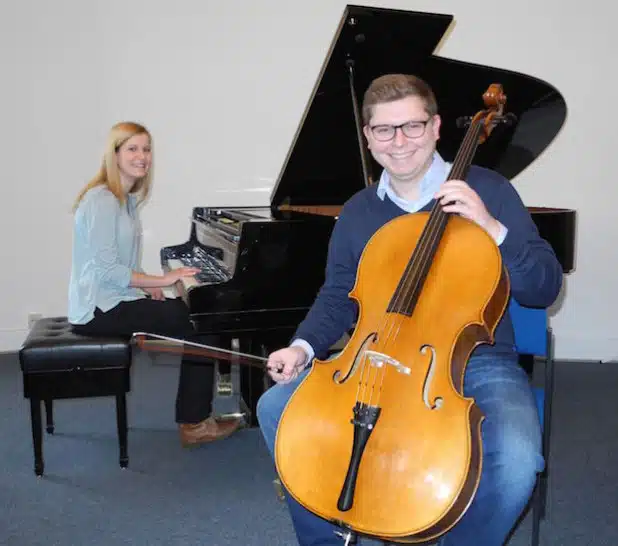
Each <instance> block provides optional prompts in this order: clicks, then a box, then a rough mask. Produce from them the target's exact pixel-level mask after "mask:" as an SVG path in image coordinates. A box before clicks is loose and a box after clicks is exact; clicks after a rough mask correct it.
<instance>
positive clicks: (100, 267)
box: [68, 186, 145, 324]
mask: <svg viewBox="0 0 618 546" xmlns="http://www.w3.org/2000/svg"><path fill="white" fill-rule="evenodd" d="M140 231H141V230H140V226H139V219H138V216H137V200H136V197H135V196H134V195H129V196H128V199H127V202H126V203H125V204H124V205H123V204H121V203H120V201H118V199H116V196H115V195H114V194H113V193H112V192H111V191H109V190H108V189H107V187H106V186H97V187H95V188H92V189H91V190H89V191H88V192H87V193H86V195H85V196H84V198H83V199H82V201H81V202H80V204H79V206H78V208H77V210H76V211H75V218H74V229H73V259H72V266H71V277H70V280H69V309H68V319H69V322H70V323H72V324H86V323H87V322H89V321H90V320H91V319H92V318H93V316H94V310H95V308H96V307H98V308H99V309H101V311H109V310H110V309H112V308H113V307H115V306H116V305H118V304H119V303H120V302H122V301H129V300H135V299H138V298H143V297H144V296H145V294H144V292H143V291H142V290H140V289H139V288H132V287H130V286H129V283H130V282H131V273H132V272H133V271H141V269H140V268H139V265H138V264H139V253H140V244H141V241H140Z"/></svg>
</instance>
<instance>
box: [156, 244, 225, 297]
mask: <svg viewBox="0 0 618 546" xmlns="http://www.w3.org/2000/svg"><path fill="white" fill-rule="evenodd" d="M167 265H168V267H169V268H170V269H178V268H179V267H197V268H198V269H199V270H200V272H199V273H198V274H197V275H195V276H194V277H184V278H182V279H180V282H181V283H182V285H183V287H184V288H185V290H188V289H189V288H192V287H194V286H203V285H205V284H216V283H221V282H226V281H228V280H229V278H230V275H229V274H228V273H227V271H226V270H225V268H224V266H223V265H222V264H221V263H220V262H219V261H218V260H217V259H216V258H214V257H212V256H211V255H210V254H208V253H207V252H201V253H191V254H187V255H182V256H179V257H178V258H173V259H170V260H168V262H167Z"/></svg>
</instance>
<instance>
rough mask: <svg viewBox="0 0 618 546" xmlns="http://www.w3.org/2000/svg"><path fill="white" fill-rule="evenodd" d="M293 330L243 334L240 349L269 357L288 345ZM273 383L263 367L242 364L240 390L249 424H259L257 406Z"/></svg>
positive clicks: (253, 425) (240, 339) (252, 425)
mask: <svg viewBox="0 0 618 546" xmlns="http://www.w3.org/2000/svg"><path fill="white" fill-rule="evenodd" d="M292 333H293V330H290V331H287V330H286V331H277V332H275V333H270V334H264V333H261V334H259V335H258V336H254V337H251V336H248V335H247V336H243V337H241V338H239V339H238V341H239V349H238V350H239V351H240V352H243V353H249V354H253V355H257V356H263V357H267V356H268V355H269V354H270V353H271V352H273V351H275V350H277V349H281V348H282V347H287V345H288V343H289V341H290V336H291V335H292ZM272 385H273V381H272V379H270V376H269V375H268V374H267V373H266V371H265V370H264V369H262V368H259V367H256V366H240V391H241V395H242V398H243V400H244V402H245V404H246V405H247V409H248V410H249V413H250V415H248V416H247V426H251V427H256V426H258V421H257V415H256V408H257V402H258V399H259V398H260V396H261V395H262V393H264V392H265V391H266V390H267V389H268V388H270V387H271V386H272Z"/></svg>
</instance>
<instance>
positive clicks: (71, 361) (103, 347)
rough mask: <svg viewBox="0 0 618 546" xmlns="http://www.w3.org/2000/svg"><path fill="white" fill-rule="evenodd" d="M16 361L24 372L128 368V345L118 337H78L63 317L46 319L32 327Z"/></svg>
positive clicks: (129, 350) (129, 353) (129, 355)
mask: <svg viewBox="0 0 618 546" xmlns="http://www.w3.org/2000/svg"><path fill="white" fill-rule="evenodd" d="M19 361H20V363H21V369H22V371H23V372H25V373H30V372H54V371H65V370H66V371H69V370H75V369H84V370H86V369H88V370H93V369H101V368H122V367H129V366H130V365H131V344H130V341H129V340H128V339H122V338H108V337H96V338H95V337H87V336H80V335H78V334H75V333H73V331H72V330H71V325H70V324H69V322H68V321H67V318H66V317H49V318H43V319H40V320H38V321H37V322H36V323H35V324H34V326H33V327H32V329H31V330H30V333H29V334H28V337H27V338H26V340H25V341H24V343H23V345H22V347H21V349H20V351H19Z"/></svg>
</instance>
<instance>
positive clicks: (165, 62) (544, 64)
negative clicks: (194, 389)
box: [0, 0, 618, 360]
mask: <svg viewBox="0 0 618 546" xmlns="http://www.w3.org/2000/svg"><path fill="white" fill-rule="evenodd" d="M369 4H371V5H376V6H384V7H392V8H403V9H411V10H418V11H437V12H442V13H452V14H453V15H455V20H456V23H455V26H454V27H453V29H452V32H451V34H450V35H449V36H448V39H447V40H446V41H445V42H444V44H443V45H442V49H441V51H440V54H441V55H443V56H445V57H451V58H456V59H461V60H463V61H468V62H475V63H481V64H486V65H489V66H495V67H501V68H507V69H511V70H516V71H519V72H523V73H525V74H529V75H532V76H536V77H539V78H541V79H543V80H545V81H547V82H549V83H550V84H552V85H554V86H556V87H557V88H558V89H559V90H560V92H561V93H562V94H563V95H564V97H565V99H566V102H567V106H568V118H567V121H566V124H565V127H564V129H563V130H562V131H561V133H560V134H559V136H558V137H557V139H556V140H555V141H554V142H553V143H552V144H551V145H550V147H549V148H548V150H547V151H546V152H545V153H544V154H543V155H542V156H541V157H540V158H539V159H537V160H536V161H535V162H534V163H533V165H532V166H531V167H530V168H528V169H527V170H526V171H524V172H523V173H521V174H520V175H519V176H518V177H517V178H516V179H515V180H514V183H515V185H516V187H517V189H518V190H519V191H520V193H521V195H522V197H523V199H524V201H525V202H526V203H527V204H529V205H537V206H558V207H572V208H575V209H577V211H578V223H579V225H578V228H579V231H578V240H577V270H576V272H574V273H573V274H571V275H570V276H569V278H568V281H567V283H566V287H565V298H564V300H563V302H562V303H561V305H560V306H559V307H558V308H557V309H556V311H555V316H554V317H553V318H552V326H553V327H554V329H555V333H556V337H557V341H556V354H557V356H558V357H560V358H574V359H586V360H588V359H591V360H592V359H594V360H608V359H612V358H613V359H615V358H617V357H618V329H617V328H616V326H617V323H618V321H617V320H616V317H617V316H618V315H617V314H616V310H617V309H618V290H617V288H616V282H615V281H614V277H613V272H614V271H615V270H616V269H617V266H618V251H617V250H616V243H617V242H618V241H617V236H616V233H617V232H618V229H616V227H615V226H614V224H615V215H614V214H613V210H614V208H615V206H616V205H615V203H616V202H617V201H618V190H616V184H615V180H614V177H613V176H611V172H610V169H611V160H612V158H613V154H612V152H614V150H613V146H614V145H615V141H614V132H615V129H614V125H613V119H614V113H613V108H614V104H613V99H614V97H615V92H614V90H615V89H616V88H617V87H618V77H617V76H616V71H615V70H613V68H612V67H613V66H614V64H615V59H614V52H615V51H617V50H618V43H617V42H618V40H617V38H616V32H615V29H614V25H613V21H614V20H615V18H616V15H617V11H618V9H617V8H616V7H614V6H613V5H612V4H610V3H607V2H605V1H603V0H589V2H588V3H587V4H586V6H585V9H580V8H579V7H578V8H576V7H569V6H568V4H565V3H564V2H562V1H561V0H546V1H545V2H543V3H539V2H537V1H534V0H519V1H518V2H510V3H509V2H504V3H501V4H500V6H499V8H496V9H488V6H487V3H485V2H481V1H480V0H468V1H467V2H465V3H464V2H460V1H457V0H417V1H414V2H413V1H409V0H408V1H404V0H391V1H389V2H387V1H380V2H378V1H376V2H370V3H369ZM344 6H345V2H344V1H340V0H312V1H300V0H287V1H286V2H281V1H280V0H260V1H249V0H247V1H243V0H226V1H225V2H221V1H220V0H181V1H178V2H168V1H163V0H149V1H145V0H134V1H133V2H123V1H120V0H108V1H107V2H105V3H95V2H83V0H56V1H55V2H47V1H45V0H39V1H36V0H20V2H12V3H8V2H3V3H2V5H1V7H0V70H1V71H2V85H1V86H0V120H1V123H2V129H3V130H1V131H0V157H1V158H2V167H3V171H2V178H3V180H2V184H1V186H0V187H1V192H2V194H1V195H2V199H0V222H1V225H0V227H1V233H2V258H3V263H4V267H3V269H2V272H1V273H0V275H1V281H2V285H3V287H4V290H3V292H4V294H3V297H2V305H1V306H0V350H15V349H17V348H18V347H19V345H20V343H21V341H22V340H23V338H24V336H25V334H26V328H27V316H28V313H30V312H41V313H44V314H63V313H65V312H66V291H67V280H68V270H69V263H70V245H71V215H70V207H71V204H72V200H73V199H74V197H75V195H76V193H77V192H78V190H79V189H80V188H81V186H82V185H83V184H84V183H85V182H86V181H87V179H89V178H90V177H91V176H92V175H93V174H94V173H95V171H96V169H97V166H98V164H99V161H100V155H101V152H102V149H103V143H104V139H105V135H106V133H107V130H108V129H109V127H110V126H111V125H112V124H113V123H115V122H116V121H119V120H121V119H134V120H138V121H142V122H144V123H146V125H147V126H148V127H149V128H150V129H151V131H152V132H153V134H154V136H155V146H156V170H155V174H156V176H155V185H154V193H153V196H152V198H151V200H150V202H149V204H148V206H147V207H146V208H145V209H144V212H143V217H142V219H143V224H144V230H145V256H144V265H145V266H146V268H147V269H149V270H152V271H155V269H158V267H159V263H158V252H159V249H160V247H161V246H165V245H168V244H175V243H180V242H182V241H184V240H185V239H186V238H187V235H188V229H189V215H190V212H191V208H192V207H193V206H195V205H209V204H214V205H222V204H232V205H243V204H267V203H268V199H269V192H270V188H271V186H272V184H273V182H274V179H275V178H276V176H277V174H278V172H279V169H280V167H281V164H282V162H283V159H284V157H285V154H286V152H287V149H288V147H289V145H290V143H291V139H292V137H293V134H294V131H295V129H296V126H297V123H298V121H299V118H300V116H301V114H302V112H303V110H304V107H305V104H306V101H307V98H308V96H309V93H310V91H311V89H312V86H313V84H314V81H315V78H316V76H317V74H318V71H319V69H320V67H321V64H322V61H323V59H324V56H325V54H326V51H327V48H328V47H329V45H330V42H331V39H332V37H333V33H334V31H335V29H336V26H337V24H338V22H339V18H340V16H341V13H342V11H343V8H344ZM610 147H611V148H610Z"/></svg>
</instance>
